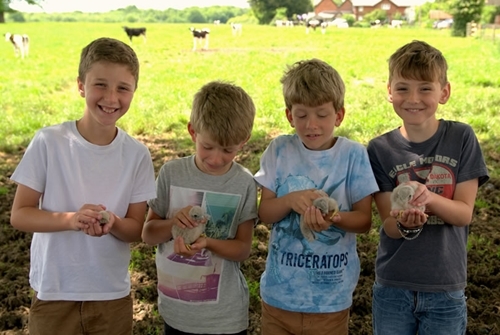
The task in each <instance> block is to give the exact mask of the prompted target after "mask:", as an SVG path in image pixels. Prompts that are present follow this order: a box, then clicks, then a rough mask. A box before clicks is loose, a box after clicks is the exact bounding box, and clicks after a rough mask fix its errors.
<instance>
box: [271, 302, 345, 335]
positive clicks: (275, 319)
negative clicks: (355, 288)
mask: <svg viewBox="0 0 500 335" xmlns="http://www.w3.org/2000/svg"><path fill="white" fill-rule="evenodd" d="M261 329H262V335H290V334H302V335H332V334H335V335H347V334H348V332H349V309H345V310H343V311H341V312H335V313H298V312H290V311H285V310H283V309H279V308H276V307H272V306H270V305H268V304H266V303H265V302H262V323H261Z"/></svg>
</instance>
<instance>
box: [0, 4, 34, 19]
mask: <svg viewBox="0 0 500 335" xmlns="http://www.w3.org/2000/svg"><path fill="white" fill-rule="evenodd" d="M22 1H24V2H26V3H28V4H30V5H38V6H39V5H40V3H42V2H43V0H0V23H5V13H14V12H15V10H13V9H12V8H10V4H11V3H13V2H22Z"/></svg>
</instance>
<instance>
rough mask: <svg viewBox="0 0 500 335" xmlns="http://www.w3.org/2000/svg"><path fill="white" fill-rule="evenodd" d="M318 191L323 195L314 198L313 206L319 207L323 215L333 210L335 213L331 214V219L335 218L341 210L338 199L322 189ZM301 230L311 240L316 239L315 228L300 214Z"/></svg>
mask: <svg viewBox="0 0 500 335" xmlns="http://www.w3.org/2000/svg"><path fill="white" fill-rule="evenodd" d="M316 193H318V194H320V195H321V197H320V198H316V199H314V201H313V206H314V207H316V208H318V209H319V210H320V211H321V213H322V214H323V216H325V215H327V214H328V213H329V212H331V211H333V214H332V215H331V216H330V219H333V217H334V216H335V215H336V214H337V213H338V212H339V205H338V204H337V201H336V200H335V199H333V198H330V197H329V196H328V194H326V193H325V192H323V191H321V190H317V191H316ZM300 231H301V233H302V235H303V236H304V237H305V238H306V239H307V240H308V241H309V242H311V241H314V240H315V239H316V235H314V232H313V230H312V229H311V228H309V226H308V225H307V224H306V223H305V222H304V216H303V215H301V216H300Z"/></svg>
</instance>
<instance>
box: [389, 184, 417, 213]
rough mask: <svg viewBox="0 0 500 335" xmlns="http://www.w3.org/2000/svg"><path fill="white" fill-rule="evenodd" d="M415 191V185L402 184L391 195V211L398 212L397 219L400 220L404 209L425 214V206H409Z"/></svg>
mask: <svg viewBox="0 0 500 335" xmlns="http://www.w3.org/2000/svg"><path fill="white" fill-rule="evenodd" d="M416 189H417V185H415V184H410V183H404V184H399V185H398V186H397V187H396V188H395V189H393V190H392V193H391V210H399V214H398V217H397V219H398V220H399V219H400V218H401V215H402V214H403V212H404V211H405V209H411V208H415V209H418V210H419V211H421V212H425V206H413V205H411V204H410V201H411V199H413V195H414V194H415V191H416Z"/></svg>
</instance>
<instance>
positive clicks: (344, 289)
mask: <svg viewBox="0 0 500 335" xmlns="http://www.w3.org/2000/svg"><path fill="white" fill-rule="evenodd" d="M254 178H255V180H256V181H257V182H258V183H259V184H260V185H262V186H264V187H265V188H267V189H269V190H271V191H272V192H274V193H276V196H277V197H281V196H283V195H285V194H287V193H290V192H294V191H299V190H306V189H311V188H315V189H320V190H323V191H325V192H326V193H327V194H328V195H330V197H332V198H335V199H336V200H337V202H338V204H339V207H340V211H351V210H352V205H353V204H354V203H356V202H358V201H360V200H362V199H363V198H365V197H366V196H369V195H371V194H373V193H375V192H377V191H378V186H377V183H376V181H375V177H374V176H373V172H372V169H371V166H370V161H369V159H368V154H367V152H366V148H365V147H364V146H363V145H361V144H360V143H357V142H354V141H351V140H349V139H347V138H344V137H339V138H338V139H337V142H336V143H335V145H334V146H333V147H332V148H330V149H328V150H322V151H311V150H308V149H307V148H306V147H305V146H304V145H303V144H302V142H301V140H300V138H299V137H298V136H297V135H282V136H279V137H277V138H276V139H274V140H273V141H272V142H271V143H270V145H269V147H268V148H267V149H266V151H265V152H264V153H263V155H262V157H261V162H260V170H259V171H258V172H257V173H256V174H255V176H254ZM299 220H300V216H299V214H298V213H296V212H294V211H292V212H291V213H290V214H289V215H287V216H286V217H285V218H283V219H282V220H281V221H279V222H276V223H275V224H273V226H272V227H273V228H272V232H271V237H270V240H269V248H268V257H267V263H266V269H265V271H264V273H263V274H262V277H261V281H260V293H261V297H262V299H263V300H264V302H266V303H267V304H269V305H271V306H274V307H277V308H280V309H284V310H289V311H294V312H304V313H331V312H338V311H342V310H345V309H347V308H349V307H350V306H351V304H352V293H353V291H354V289H355V287H356V284H357V282H358V278H359V271H360V267H359V258H358V254H357V251H356V234H354V233H348V232H346V231H344V230H342V229H339V228H337V227H335V226H331V227H330V228H329V229H328V230H325V231H322V232H320V233H315V235H316V239H315V240H314V241H312V242H309V241H307V240H306V239H305V238H304V237H303V236H302V234H301V232H300V228H299Z"/></svg>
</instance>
